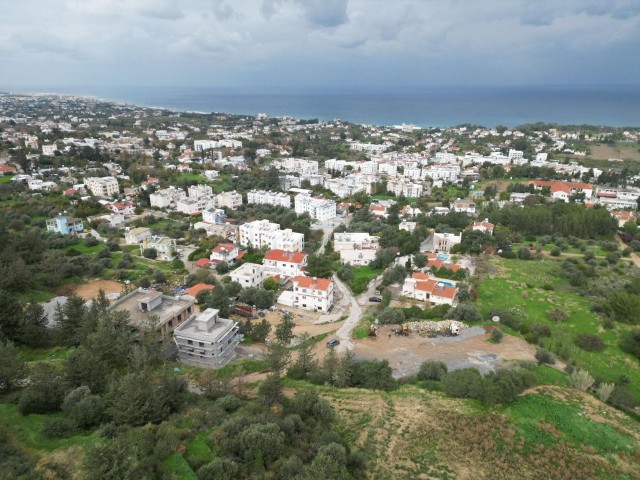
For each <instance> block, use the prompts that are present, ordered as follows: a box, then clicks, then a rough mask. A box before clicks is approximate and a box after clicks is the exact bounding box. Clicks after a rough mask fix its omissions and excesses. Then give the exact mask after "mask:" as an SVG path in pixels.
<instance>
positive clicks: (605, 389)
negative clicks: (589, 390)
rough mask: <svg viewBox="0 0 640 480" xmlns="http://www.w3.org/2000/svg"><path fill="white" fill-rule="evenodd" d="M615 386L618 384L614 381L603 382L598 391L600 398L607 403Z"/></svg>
mask: <svg viewBox="0 0 640 480" xmlns="http://www.w3.org/2000/svg"><path fill="white" fill-rule="evenodd" d="M614 388H616V386H615V384H613V383H601V384H600V385H598V389H597V390H596V393H597V394H598V398H599V399H600V401H601V402H605V403H606V401H607V400H609V397H610V396H611V394H612V393H613V390H614Z"/></svg>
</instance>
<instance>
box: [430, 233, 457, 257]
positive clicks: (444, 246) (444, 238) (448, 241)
mask: <svg viewBox="0 0 640 480" xmlns="http://www.w3.org/2000/svg"><path fill="white" fill-rule="evenodd" d="M461 241H462V234H459V235H456V234H455V233H437V232H436V233H434V234H433V249H434V250H435V251H436V252H444V253H449V252H450V251H451V248H452V247H453V246H454V245H457V244H459V243H460V242H461Z"/></svg>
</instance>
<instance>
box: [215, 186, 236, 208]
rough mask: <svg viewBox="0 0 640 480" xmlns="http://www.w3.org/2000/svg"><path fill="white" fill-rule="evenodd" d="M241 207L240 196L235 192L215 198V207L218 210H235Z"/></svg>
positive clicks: (224, 193) (225, 193)
mask: <svg viewBox="0 0 640 480" xmlns="http://www.w3.org/2000/svg"><path fill="white" fill-rule="evenodd" d="M240 205H242V195H241V194H239V193H238V192H236V191H235V190H234V191H233V192H223V193H221V194H219V195H218V196H217V198H216V205H215V206H217V207H218V208H225V207H226V208H230V209H235V208H238V207H239V206H240Z"/></svg>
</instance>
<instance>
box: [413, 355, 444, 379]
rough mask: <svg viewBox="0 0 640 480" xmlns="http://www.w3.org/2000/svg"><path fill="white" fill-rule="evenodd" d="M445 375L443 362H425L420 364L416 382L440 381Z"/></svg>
mask: <svg viewBox="0 0 640 480" xmlns="http://www.w3.org/2000/svg"><path fill="white" fill-rule="evenodd" d="M446 374H447V366H446V365H445V364H444V363H443V362H438V361H436V360H427V361H426V362H422V365H420V370H419V371H418V375H417V378H418V380H442V377H444V376H445V375H446Z"/></svg>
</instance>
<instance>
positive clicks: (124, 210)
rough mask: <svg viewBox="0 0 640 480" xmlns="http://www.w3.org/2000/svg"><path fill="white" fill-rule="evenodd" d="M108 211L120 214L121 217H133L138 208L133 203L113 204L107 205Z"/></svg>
mask: <svg viewBox="0 0 640 480" xmlns="http://www.w3.org/2000/svg"><path fill="white" fill-rule="evenodd" d="M106 207H107V209H108V210H110V211H111V212H113V213H119V214H121V215H133V214H134V213H135V210H136V206H135V205H134V204H133V202H129V201H126V202H113V203H109V204H107V205H106Z"/></svg>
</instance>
